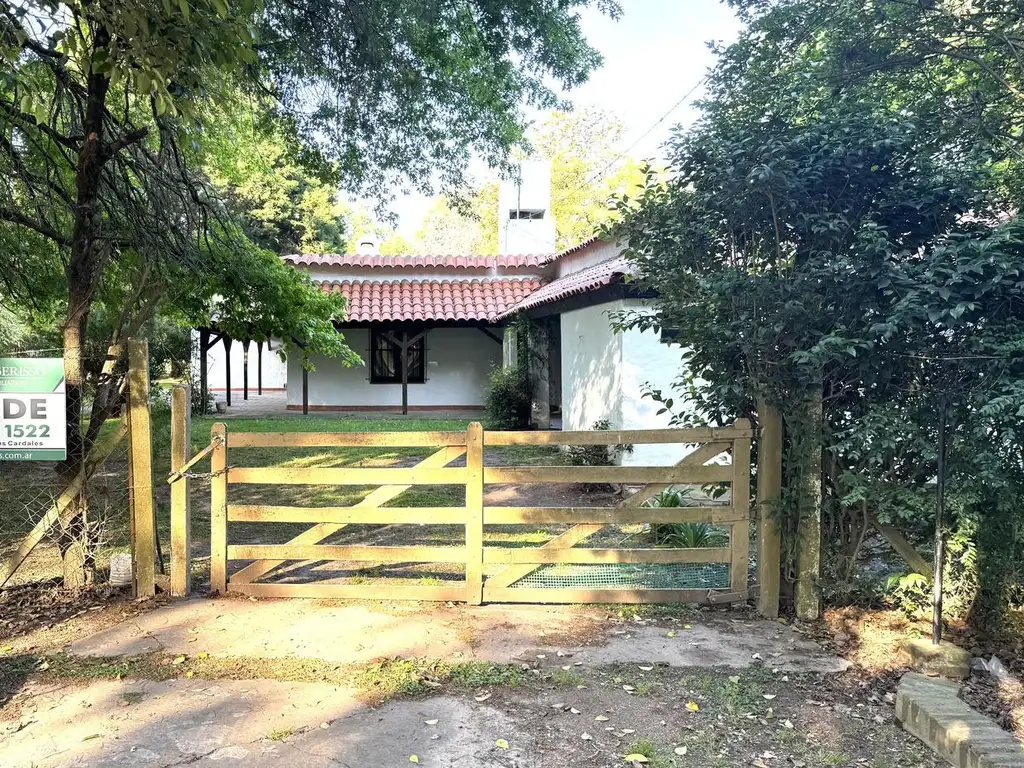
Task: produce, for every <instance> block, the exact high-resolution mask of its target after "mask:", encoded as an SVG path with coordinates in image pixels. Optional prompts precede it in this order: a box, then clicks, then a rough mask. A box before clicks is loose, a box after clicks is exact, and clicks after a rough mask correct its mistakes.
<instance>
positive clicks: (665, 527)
mask: <svg viewBox="0 0 1024 768" xmlns="http://www.w3.org/2000/svg"><path fill="white" fill-rule="evenodd" d="M651 536H652V538H653V539H654V543H655V544H656V545H657V546H659V547H682V548H685V549H703V548H707V547H726V546H728V545H729V536H728V534H726V533H725V532H723V531H722V530H721V529H720V528H715V527H714V526H713V525H711V524H710V523H664V524H661V525H657V526H651Z"/></svg>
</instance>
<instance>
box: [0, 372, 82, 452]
mask: <svg viewBox="0 0 1024 768" xmlns="http://www.w3.org/2000/svg"><path fill="white" fill-rule="evenodd" d="M67 432H68V430H67V416H66V413H65V411H64V361H63V360H62V359H61V358H59V357H56V358H51V357H40V358H29V357H23V358H12V357H0V461H61V460H63V459H66V458H67V439H68V435H67Z"/></svg>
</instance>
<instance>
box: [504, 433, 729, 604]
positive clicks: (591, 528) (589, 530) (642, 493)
mask: <svg viewBox="0 0 1024 768" xmlns="http://www.w3.org/2000/svg"><path fill="white" fill-rule="evenodd" d="M731 447H732V442H731V441H730V442H721V443H705V444H704V445H702V446H701V447H700V448H698V449H697V450H695V451H693V452H692V453H690V454H687V455H686V456H684V457H683V458H682V459H681V460H679V461H677V462H676V464H675V466H677V467H691V466H702V465H703V464H704V463H705V462H708V461H710V460H711V459H713V458H715V456H718V455H719V454H721V453H724V452H725V451H728V450H729V449H730V448H731ZM671 487H672V485H671V484H668V483H649V484H648V485H645V486H642V487H641V488H640V489H639V490H638V491H637V492H636V493H634V494H633V495H631V496H630V497H629V498H627V499H623V500H622V501H620V502H619V503H618V504H616V505H615V508H616V509H622V508H626V507H639V506H641V505H642V504H643V503H644V502H645V501H649V500H650V499H653V498H654V497H655V496H657V495H658V494H659V493H661V492H662V491H667V490H668V489H669V488H671ZM603 528H605V525H604V524H603V523H581V524H580V525H575V526H573V527H572V528H570V529H569V530H567V531H566V532H565V533H562V534H560V535H558V536H556V537H555V538H553V539H552V540H551V541H549V542H547V543H546V544H543V545H542V546H541V547H540V548H541V549H568V548H569V547H573V546H575V545H577V544H579V543H580V542H581V541H583V540H585V539H588V538H590V537H591V536H593V535H594V534H595V533H597V532H598V531H600V530H601V529H603ZM538 568H540V565H539V564H535V563H527V564H523V565H514V566H512V567H510V568H505V569H504V570H502V571H499V572H498V573H496V574H494V575H493V576H490V577H488V579H487V581H486V582H485V583H484V589H485V590H486V589H488V588H490V589H504V588H506V587H511V586H512V585H513V584H514V583H515V582H517V581H519V580H520V579H523V578H526V577H527V576H529V575H530V574H531V573H533V572H534V571H535V570H537V569H538Z"/></svg>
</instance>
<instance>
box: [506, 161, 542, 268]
mask: <svg viewBox="0 0 1024 768" xmlns="http://www.w3.org/2000/svg"><path fill="white" fill-rule="evenodd" d="M498 250H499V251H500V252H501V253H503V254H514V253H554V252H555V219H554V216H552V213H551V163H549V162H547V161H546V160H526V161H524V162H523V163H521V164H520V166H519V173H518V178H511V179H503V180H502V182H501V185H500V187H499V188H498Z"/></svg>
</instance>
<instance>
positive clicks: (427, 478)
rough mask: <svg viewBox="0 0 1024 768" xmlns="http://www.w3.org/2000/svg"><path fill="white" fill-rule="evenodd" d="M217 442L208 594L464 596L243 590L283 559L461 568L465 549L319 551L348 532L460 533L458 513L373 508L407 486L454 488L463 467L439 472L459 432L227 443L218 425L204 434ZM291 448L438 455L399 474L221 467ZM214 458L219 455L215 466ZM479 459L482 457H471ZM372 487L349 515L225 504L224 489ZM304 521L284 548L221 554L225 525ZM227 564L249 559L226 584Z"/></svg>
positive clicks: (334, 588) (268, 435)
mask: <svg viewBox="0 0 1024 768" xmlns="http://www.w3.org/2000/svg"><path fill="white" fill-rule="evenodd" d="M214 436H215V437H217V436H220V438H221V440H220V443H219V444H218V448H217V449H216V450H215V451H214V461H215V462H216V463H217V464H218V466H219V467H220V468H222V469H223V472H222V473H221V474H220V475H218V476H215V477H214V479H213V483H212V491H213V501H214V503H213V508H212V509H211V515H210V518H211V532H210V540H211V546H213V552H212V563H211V590H212V591H214V592H220V593H224V592H227V591H229V590H230V591H233V592H241V593H243V594H250V595H261V596H264V597H317V598H362V599H368V598H376V599H409V600H444V601H452V600H464V599H466V589H465V586H464V584H463V583H459V582H456V583H454V584H451V585H443V586H424V585H408V586H406V585H362V584H264V583H259V584H257V583H253V582H254V581H255V580H256V579H258V578H260V577H261V576H263V575H265V574H267V573H269V572H270V571H271V570H273V569H274V568H276V567H278V566H280V565H282V564H284V563H285V562H287V561H289V560H301V561H312V562H315V561H319V560H349V561H355V562H417V563H434V562H456V563H458V562H466V559H467V551H466V547H456V546H452V547H376V546H335V545H324V544H321V543H320V542H321V541H323V540H324V539H325V538H327V537H328V536H331V535H333V534H334V533H336V532H337V531H339V530H341V529H342V528H344V527H345V526H346V525H350V524H381V523H409V522H410V521H415V522H417V523H421V522H429V523H440V522H451V523H455V524H464V523H465V520H466V509H465V507H430V508H419V507H383V506H382V505H383V504H385V503H387V502H389V501H391V500H392V499H394V498H395V497H397V496H399V495H400V494H402V493H404V492H405V491H406V490H408V489H409V488H410V487H412V486H414V485H453V484H458V485H463V484H465V483H466V479H467V477H468V476H469V475H468V472H469V470H468V468H465V467H446V466H445V465H447V464H449V463H451V462H452V461H454V460H455V459H457V458H459V457H460V456H462V455H464V454H465V453H466V448H465V446H466V443H467V439H468V438H467V433H465V432H376V433H371V432H365V433H356V432H320V433H317V432H307V433H290V432H249V433H232V434H231V435H230V436H229V435H228V434H227V427H226V426H225V425H224V424H217V425H215V426H214ZM293 447H314V448H320V447H397V448H407V447H410V448H415V447H434V448H440V450H439V451H437V452H435V453H433V454H431V455H430V456H428V457H427V458H426V459H424V460H422V461H420V462H419V463H418V464H417V465H416V466H414V467H407V468H397V469H396V468H369V467H354V468H288V467H237V466H232V467H230V468H227V452H228V450H229V449H237V448H293ZM218 452H222V453H223V456H220V457H218ZM481 460H482V455H481ZM253 483H258V484H274V485H289V484H294V485H297V484H309V485H381V487H379V488H377V489H375V490H374V491H372V492H371V493H370V494H368V495H367V496H366V497H365V498H364V499H362V501H360V502H358V503H357V504H355V505H353V506H350V507H302V506H283V505H259V504H228V503H227V489H228V486H229V485H231V484H253ZM241 521H245V522H277V523H295V522H308V523H312V524H313V526H312V527H311V528H310V529H308V530H306V531H304V532H303V533H302V534H300V535H298V536H296V537H294V538H293V539H292V540H291V541H289V542H287V543H285V544H272V545H230V546H229V545H228V543H227V525H228V523H229V522H241ZM228 560H255V562H253V563H250V564H249V565H247V566H246V567H244V568H242V569H241V570H240V571H238V572H237V573H235V574H232V576H231V577H230V579H229V578H228V576H227V561H228Z"/></svg>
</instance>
